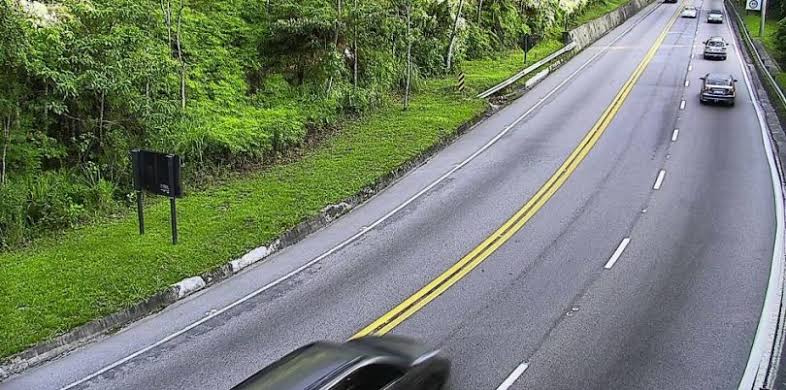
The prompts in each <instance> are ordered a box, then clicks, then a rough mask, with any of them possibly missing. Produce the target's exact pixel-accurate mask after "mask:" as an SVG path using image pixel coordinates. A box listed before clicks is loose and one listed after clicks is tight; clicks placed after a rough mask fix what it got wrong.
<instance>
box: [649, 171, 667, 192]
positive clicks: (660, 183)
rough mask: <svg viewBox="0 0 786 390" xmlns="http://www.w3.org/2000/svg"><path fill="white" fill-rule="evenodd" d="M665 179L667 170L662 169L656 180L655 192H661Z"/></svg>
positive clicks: (653, 187)
mask: <svg viewBox="0 0 786 390" xmlns="http://www.w3.org/2000/svg"><path fill="white" fill-rule="evenodd" d="M664 177H666V170H665V169H661V170H660V172H658V178H657V179H655V185H653V186H652V189H653V190H659V189H660V186H661V185H663V178H664Z"/></svg>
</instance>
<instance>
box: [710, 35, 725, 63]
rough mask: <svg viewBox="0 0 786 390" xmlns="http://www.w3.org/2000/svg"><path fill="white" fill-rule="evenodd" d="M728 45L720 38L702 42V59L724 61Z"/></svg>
mask: <svg viewBox="0 0 786 390" xmlns="http://www.w3.org/2000/svg"><path fill="white" fill-rule="evenodd" d="M726 46H728V44H727V43H726V41H725V40H723V38H722V37H712V38H710V39H708V40H706V41H704V59H705V60H709V59H713V60H721V61H723V60H725V59H726Z"/></svg>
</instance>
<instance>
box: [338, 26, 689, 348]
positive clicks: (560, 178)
mask: <svg viewBox="0 0 786 390" xmlns="http://www.w3.org/2000/svg"><path fill="white" fill-rule="evenodd" d="M676 18H677V13H676V12H675V13H674V15H672V17H671V19H670V20H669V22H668V23H667V24H666V27H665V28H664V30H663V31H662V32H661V34H660V35H659V36H658V38H657V40H656V41H655V43H654V44H653V45H652V47H650V49H649V51H648V52H647V54H646V55H645V56H644V59H643V60H642V61H641V62H640V63H639V65H638V66H637V67H636V69H635V70H634V71H633V74H632V75H631V76H630V78H629V79H628V81H626V82H625V84H624V85H623V86H622V89H620V91H619V92H618V93H617V96H615V97H614V100H612V102H611V104H610V105H609V106H608V107H607V108H606V110H605V111H604V112H603V114H602V115H601V116H600V118H599V119H598V121H597V122H596V123H595V125H594V126H592V129H590V131H589V132H588V133H587V134H586V135H585V136H584V138H583V139H582V140H581V143H579V145H578V146H577V147H576V148H575V149H574V150H573V152H571V154H570V156H568V158H567V159H566V160H565V162H564V163H562V165H561V166H560V167H559V169H557V171H556V172H554V174H553V175H552V176H551V177H550V178H549V179H548V180H547V181H546V183H545V184H543V186H542V187H540V189H539V190H538V192H537V193H536V194H535V195H534V196H533V197H532V198H530V199H529V200H528V201H527V203H526V204H524V206H523V207H522V208H521V209H519V210H518V211H517V212H516V213H515V214H514V215H513V216H512V217H511V218H510V219H508V220H507V221H506V222H505V223H504V224H502V226H501V227H500V228H499V229H497V230H496V231H495V232H494V233H493V234H491V235H490V236H489V237H488V238H486V239H485V240H484V241H483V242H481V243H480V245H478V246H477V247H475V248H474V249H472V251H470V252H469V253H468V254H466V255H465V256H464V257H462V258H461V260H459V261H458V262H457V263H455V264H453V265H452V266H451V267H450V268H448V269H447V270H446V271H445V272H443V273H442V274H441V275H439V276H438V277H437V278H435V279H434V280H432V281H431V282H430V283H428V284H427V285H426V286H425V287H423V288H421V289H420V290H418V291H417V292H415V293H414V294H412V295H411V296H410V297H409V298H407V299H406V300H404V302H401V303H400V304H399V305H398V306H396V307H394V308H393V309H392V310H390V311H389V312H387V313H385V314H384V315H382V316H381V317H379V318H378V319H377V320H376V321H374V322H372V323H371V324H369V325H368V326H366V327H365V328H363V329H362V330H361V331H359V332H358V333H356V334H355V335H354V336H352V338H358V337H363V336H367V335H384V334H386V333H388V332H390V331H391V330H393V328H395V327H396V326H398V325H399V324H401V323H402V322H403V321H404V320H406V319H407V318H409V317H411V316H412V315H414V314H415V313H417V312H418V311H419V310H420V309H422V308H423V307H424V306H426V305H428V304H429V303H430V302H431V301H433V300H434V299H436V298H437V297H438V296H440V295H441V294H442V293H444V292H445V291H446V290H447V289H449V288H450V287H451V286H453V285H454V284H456V283H457V282H458V281H459V280H461V279H462V278H464V276H466V275H467V274H469V273H470V272H471V271H472V270H473V269H475V267H477V266H478V265H480V264H481V263H482V262H483V261H484V260H486V259H487V258H488V257H489V256H491V254H492V253H494V252H495V251H496V250H497V249H498V248H499V247H500V246H502V245H503V244H504V243H505V242H507V241H508V240H509V239H510V238H511V237H513V235H514V234H516V232H518V231H519V230H521V228H523V227H524V225H525V224H526V223H527V222H528V221H529V220H530V218H532V217H533V216H534V215H535V214H536V213H537V212H538V210H540V209H541V208H542V207H543V205H545V204H546V202H548V200H549V199H551V197H552V196H553V195H554V193H556V192H557V190H559V189H560V187H562V184H564V183H565V181H566V180H568V178H569V177H570V176H571V174H573V172H574V171H575V170H576V168H577V167H578V166H579V164H581V162H582V161H583V160H584V157H586V156H587V154H588V153H589V152H590V150H592V147H593V146H595V143H596V142H597V141H598V139H600V137H601V135H603V133H604V132H605V131H606V128H607V127H608V126H609V124H611V121H612V120H613V119H614V117H615V116H616V115H617V112H619V110H620V108H621V107H622V104H623V103H624V102H625V99H626V98H627V97H628V95H629V94H630V92H631V90H632V89H633V86H634V85H635V84H636V82H637V81H638V80H639V78H640V77H641V75H642V74H643V73H644V70H645V69H646V68H647V65H648V64H649V63H650V61H651V60H652V58H653V57H654V56H655V53H656V52H657V50H658V48H659V47H660V45H661V44H662V43H663V40H664V39H665V38H666V34H667V33H668V31H669V30H670V29H671V26H672V25H673V24H674V21H675V20H676Z"/></svg>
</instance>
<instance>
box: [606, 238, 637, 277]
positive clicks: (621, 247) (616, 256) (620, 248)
mask: <svg viewBox="0 0 786 390" xmlns="http://www.w3.org/2000/svg"><path fill="white" fill-rule="evenodd" d="M628 244H630V237H625V238H623V239H622V242H620V244H619V245H618V246H617V250H615V251H614V254H613V255H611V258H609V261H607V262H606V265H604V266H603V268H605V269H611V267H613V266H614V264H615V263H616V262H617V260H619V259H620V256H622V252H625V248H627V247H628Z"/></svg>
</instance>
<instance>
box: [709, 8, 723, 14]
mask: <svg viewBox="0 0 786 390" xmlns="http://www.w3.org/2000/svg"><path fill="white" fill-rule="evenodd" d="M710 14H711V15H721V12H720V11H718V10H716V9H714V10H712V11H710Z"/></svg>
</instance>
